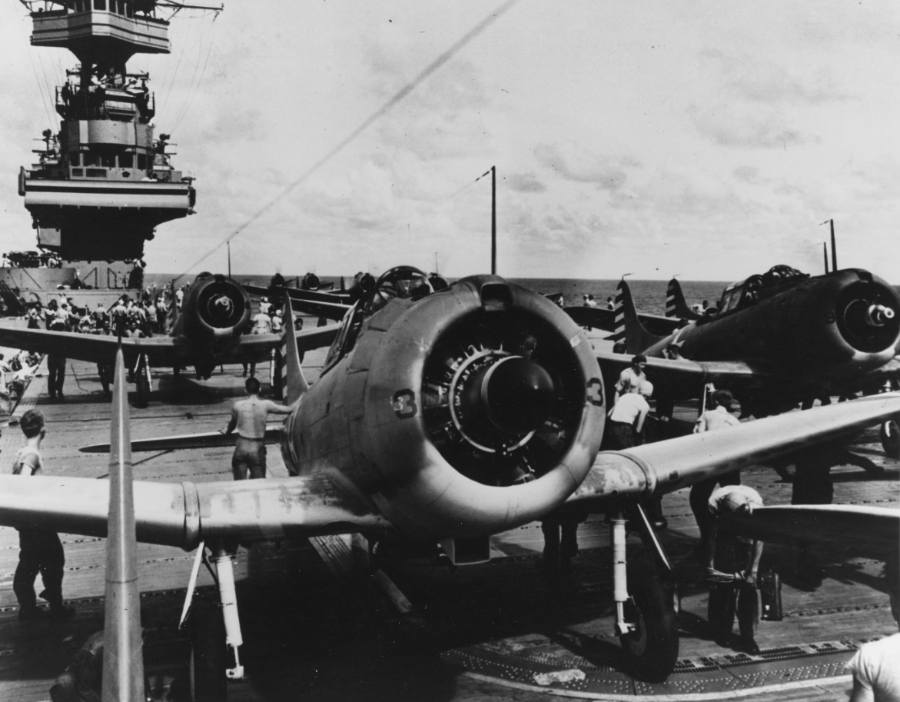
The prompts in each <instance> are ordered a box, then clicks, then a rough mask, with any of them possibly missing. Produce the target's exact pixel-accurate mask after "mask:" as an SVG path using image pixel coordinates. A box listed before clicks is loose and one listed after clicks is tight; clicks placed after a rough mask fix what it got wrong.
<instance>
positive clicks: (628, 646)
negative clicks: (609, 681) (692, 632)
mask: <svg viewBox="0 0 900 702" xmlns="http://www.w3.org/2000/svg"><path fill="white" fill-rule="evenodd" d="M628 589H629V591H630V594H631V600H630V601H629V602H628V603H627V604H626V607H625V615H626V620H627V621H629V622H632V623H634V624H636V625H637V628H636V629H635V631H633V632H630V633H628V634H625V635H622V636H620V637H619V639H620V641H621V643H622V655H623V659H624V663H625V668H626V670H627V671H628V673H629V674H630V675H632V676H634V677H635V678H637V679H638V680H644V681H646V682H662V681H663V680H665V679H666V678H667V677H669V674H670V673H671V672H672V670H673V669H674V667H675V661H676V660H677V659H678V619H677V616H676V613H675V589H674V586H673V584H672V583H671V582H669V581H664V580H663V579H662V578H661V577H660V574H659V573H658V572H657V571H656V569H655V568H652V567H650V566H642V567H639V568H635V569H633V572H629V574H628Z"/></svg>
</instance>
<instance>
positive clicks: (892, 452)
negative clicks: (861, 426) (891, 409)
mask: <svg viewBox="0 0 900 702" xmlns="http://www.w3.org/2000/svg"><path fill="white" fill-rule="evenodd" d="M878 433H879V436H880V437H881V448H883V449H884V453H885V455H886V456H888V457H889V458H894V459H898V458H900V424H898V423H897V420H896V419H889V420H888V421H886V422H882V424H881V428H880V430H879V432H878Z"/></svg>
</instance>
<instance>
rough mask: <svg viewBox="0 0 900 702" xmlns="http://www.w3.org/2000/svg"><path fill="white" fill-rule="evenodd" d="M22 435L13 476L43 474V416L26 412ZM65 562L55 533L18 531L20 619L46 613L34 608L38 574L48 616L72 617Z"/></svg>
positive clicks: (21, 423)
mask: <svg viewBox="0 0 900 702" xmlns="http://www.w3.org/2000/svg"><path fill="white" fill-rule="evenodd" d="M19 426H20V427H21V428H22V433H23V434H25V446H23V447H22V448H20V449H19V450H18V451H17V452H16V455H15V458H13V467H12V472H13V475H21V476H28V475H39V474H40V473H43V469H44V464H43V461H42V460H41V441H42V440H43V438H44V434H45V430H44V415H43V414H41V413H40V412H38V411H37V410H28V411H27V412H25V413H24V414H23V415H22V418H21V420H19ZM65 563H66V559H65V555H64V554H63V547H62V543H61V542H60V540H59V536H58V535H57V534H56V532H54V531H49V530H47V529H38V528H28V529H19V565H18V566H16V573H15V576H14V577H13V591H14V592H15V593H16V599H17V600H18V601H19V619H22V620H26V619H36V618H37V617H39V616H42V615H43V614H45V612H44V610H42V609H39V608H38V606H37V598H36V597H35V594H34V579H35V577H37V574H38V573H40V574H41V580H42V581H43V583H44V590H43V592H41V597H42V598H44V599H45V600H47V602H49V603H50V615H51V616H52V617H54V618H57V619H62V618H65V617H69V616H71V615H72V614H73V611H72V609H71V608H69V607H66V606H64V605H63V599H62V579H63V566H65Z"/></svg>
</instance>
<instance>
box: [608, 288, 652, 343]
mask: <svg viewBox="0 0 900 702" xmlns="http://www.w3.org/2000/svg"><path fill="white" fill-rule="evenodd" d="M613 316H614V319H615V330H614V331H613V333H612V335H611V336H610V339H611V340H612V341H615V342H617V343H618V342H624V344H625V353H640V352H641V351H643V350H644V349H646V348H647V347H648V346H650V345H651V344H653V343H654V342H656V341H659V340H660V339H662V338H663V337H661V336H656V335H655V334H651V333H650V332H648V331H647V330H646V329H645V328H644V325H643V324H641V320H640V319H638V314H637V310H636V309H635V306H634V299H633V298H632V296H631V288H629V287H628V283H626V282H625V279H624V278H623V279H622V280H620V281H619V286H618V288H616V306H615V311H614V313H613Z"/></svg>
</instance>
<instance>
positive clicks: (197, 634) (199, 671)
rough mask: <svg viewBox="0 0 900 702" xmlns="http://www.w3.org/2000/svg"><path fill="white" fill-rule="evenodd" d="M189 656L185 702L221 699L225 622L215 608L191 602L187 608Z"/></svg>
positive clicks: (224, 690)
mask: <svg viewBox="0 0 900 702" xmlns="http://www.w3.org/2000/svg"><path fill="white" fill-rule="evenodd" d="M190 626H191V656H190V662H189V664H188V671H187V672H188V679H187V691H186V694H185V695H184V696H183V699H184V700H185V702H225V700H226V696H227V694H228V692H227V680H226V679H225V666H226V664H227V660H226V658H227V655H226V651H225V625H224V624H223V622H222V614H221V612H220V611H219V608H218V607H215V606H212V605H210V604H209V603H201V602H195V603H194V605H193V608H192V610H191V620H190Z"/></svg>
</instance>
